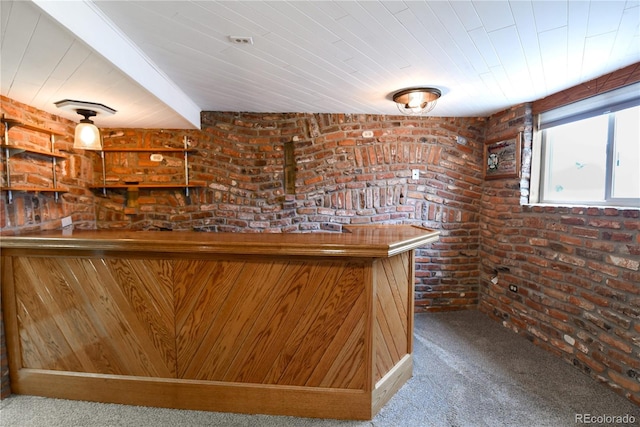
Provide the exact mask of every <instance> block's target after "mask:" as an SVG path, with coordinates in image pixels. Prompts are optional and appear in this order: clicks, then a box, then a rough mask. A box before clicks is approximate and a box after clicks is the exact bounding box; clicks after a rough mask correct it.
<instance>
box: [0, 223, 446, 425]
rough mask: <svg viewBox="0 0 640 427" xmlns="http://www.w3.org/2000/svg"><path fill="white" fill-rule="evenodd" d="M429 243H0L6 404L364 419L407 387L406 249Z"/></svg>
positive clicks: (384, 239)
mask: <svg viewBox="0 0 640 427" xmlns="http://www.w3.org/2000/svg"><path fill="white" fill-rule="evenodd" d="M437 238H438V232H436V231H433V230H428V229H423V228H419V227H414V226H409V225H397V226H395V225H393V226H391V225H388V226H367V227H350V228H349V229H348V230H347V232H345V233H317V234H316V233H314V234H240V233H203V232H178V231H173V232H171V231H158V232H153V231H140V232H135V231H73V232H69V233H64V232H61V231H57V232H43V233H40V234H36V235H24V236H3V237H2V238H0V249H1V250H2V251H1V261H2V266H1V267H2V304H3V305H2V308H3V315H4V322H5V328H6V339H7V349H8V357H9V367H10V379H11V388H12V391H13V392H14V393H16V394H30V395H39V396H49V397H58V398H65V399H77V400H91V401H99V402H113V403H124V404H133V405H146V406H160V407H168V408H182V409H196V410H209V411H222V412H241V413H263V414H282V415H293V416H302V417H321V418H344V419H371V418H372V417H373V416H374V415H375V414H376V413H377V412H378V410H379V409H380V408H381V407H382V406H383V405H384V404H385V403H386V402H387V401H388V400H389V399H390V398H391V396H392V395H393V394H394V393H395V392H396V391H397V390H398V389H399V388H400V387H401V386H402V384H404V383H405V382H406V381H407V380H408V379H409V378H410V377H411V375H412V366H413V362H412V356H411V351H412V332H413V283H414V251H415V249H416V248H418V247H421V246H424V245H426V244H428V243H431V242H433V241H435V240H437Z"/></svg>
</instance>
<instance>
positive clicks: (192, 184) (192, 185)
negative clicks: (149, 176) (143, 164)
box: [89, 181, 206, 189]
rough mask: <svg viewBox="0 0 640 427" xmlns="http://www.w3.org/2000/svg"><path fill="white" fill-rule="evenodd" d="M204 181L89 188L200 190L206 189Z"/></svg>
mask: <svg viewBox="0 0 640 427" xmlns="http://www.w3.org/2000/svg"><path fill="white" fill-rule="evenodd" d="M205 184H206V183H205V182H204V181H193V182H190V183H189V184H144V183H143V184H106V185H91V186H89V188H125V189H126V188H198V187H205Z"/></svg>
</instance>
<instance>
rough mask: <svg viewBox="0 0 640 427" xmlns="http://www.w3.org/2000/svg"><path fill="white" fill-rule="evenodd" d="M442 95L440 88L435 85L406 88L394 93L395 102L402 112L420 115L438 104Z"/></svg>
mask: <svg viewBox="0 0 640 427" xmlns="http://www.w3.org/2000/svg"><path fill="white" fill-rule="evenodd" d="M441 96H442V92H441V91H440V89H436V88H434V87H416V88H411V89H404V90H401V91H400V92H396V93H394V94H393V102H395V103H396V105H397V106H398V110H400V112H401V113H402V114H406V115H408V116H418V115H421V114H426V113H428V112H429V111H431V110H433V107H435V106H436V102H438V98H440V97H441Z"/></svg>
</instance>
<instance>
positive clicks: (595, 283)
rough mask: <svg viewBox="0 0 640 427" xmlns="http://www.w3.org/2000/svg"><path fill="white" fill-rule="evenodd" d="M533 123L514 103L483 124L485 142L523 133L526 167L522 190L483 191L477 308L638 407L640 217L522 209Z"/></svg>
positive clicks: (490, 187)
mask: <svg viewBox="0 0 640 427" xmlns="http://www.w3.org/2000/svg"><path fill="white" fill-rule="evenodd" d="M567 96H570V95H569V94H568V95H567ZM531 123H532V109H531V106H530V105H521V106H516V107H514V108H512V109H509V110H507V111H505V112H502V113H500V114H496V115H494V116H492V117H491V118H490V119H489V123H488V126H487V135H486V139H487V140H491V139H494V138H496V137H503V136H505V135H513V134H515V133H516V132H520V131H522V132H523V134H524V140H525V141H524V151H523V153H524V156H523V157H524V159H525V164H524V166H523V183H522V184H523V185H521V182H520V180H519V179H505V180H497V181H487V182H485V185H484V188H483V194H482V208H481V214H480V227H481V249H480V259H481V279H480V301H479V309H480V310H481V311H483V312H486V313H487V314H489V315H490V316H491V317H492V318H494V319H495V320H498V321H500V322H501V323H502V324H503V325H504V326H505V327H507V328H509V329H511V330H513V331H515V332H517V333H519V334H521V335H523V336H525V337H526V338H528V339H529V340H531V341H532V342H533V343H535V344H536V345H538V346H540V347H542V348H544V349H545V350H547V351H549V352H551V353H553V354H555V355H557V356H558V357H561V358H562V359H564V360H566V361H567V362H569V363H571V364H573V365H575V366H576V367H577V368H578V369H580V370H582V371H583V372H585V373H586V374H588V375H590V376H591V377H593V378H594V379H596V380H597V381H600V382H603V383H606V384H607V385H609V386H610V387H611V388H613V389H614V390H616V391H618V392H619V393H620V394H623V395H625V396H626V397H627V398H628V399H630V400H631V401H633V402H635V403H636V404H640V231H639V229H640V218H639V217H640V211H638V210H637V209H613V208H581V207H549V206H544V207H543V206H523V205H521V204H520V201H521V199H522V198H526V194H527V189H528V183H527V181H526V180H527V178H528V173H529V165H528V164H527V162H526V160H527V158H528V156H530V147H531ZM496 276H497V280H498V282H497V283H492V281H491V279H492V278H493V277H496ZM509 285H515V286H517V292H512V291H510V290H509Z"/></svg>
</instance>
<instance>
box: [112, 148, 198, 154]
mask: <svg viewBox="0 0 640 427" xmlns="http://www.w3.org/2000/svg"><path fill="white" fill-rule="evenodd" d="M101 151H104V152H105V153H194V152H196V151H198V150H197V149H195V148H172V147H155V148H139V147H136V148H126V147H123V148H114V147H109V148H103V149H102V150H101Z"/></svg>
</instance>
